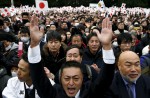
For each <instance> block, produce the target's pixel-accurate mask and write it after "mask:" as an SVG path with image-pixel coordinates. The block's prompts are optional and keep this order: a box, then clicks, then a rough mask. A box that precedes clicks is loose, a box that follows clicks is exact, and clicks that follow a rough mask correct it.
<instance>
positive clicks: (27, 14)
mask: <svg viewBox="0 0 150 98" xmlns="http://www.w3.org/2000/svg"><path fill="white" fill-rule="evenodd" d="M24 15H26V16H29V13H28V12H22V13H21V16H22V17H23V16H24Z"/></svg>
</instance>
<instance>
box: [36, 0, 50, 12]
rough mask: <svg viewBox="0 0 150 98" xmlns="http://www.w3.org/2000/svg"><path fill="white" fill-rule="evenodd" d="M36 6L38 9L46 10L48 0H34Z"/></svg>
mask: <svg viewBox="0 0 150 98" xmlns="http://www.w3.org/2000/svg"><path fill="white" fill-rule="evenodd" d="M36 8H37V9H38V10H48V2H47V1H41V0H36Z"/></svg>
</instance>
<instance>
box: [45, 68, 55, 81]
mask: <svg viewBox="0 0 150 98" xmlns="http://www.w3.org/2000/svg"><path fill="white" fill-rule="evenodd" d="M44 71H45V74H46V75H47V77H48V78H50V79H52V80H54V77H55V76H54V74H53V73H51V72H50V70H49V69H48V68H47V67H44Z"/></svg>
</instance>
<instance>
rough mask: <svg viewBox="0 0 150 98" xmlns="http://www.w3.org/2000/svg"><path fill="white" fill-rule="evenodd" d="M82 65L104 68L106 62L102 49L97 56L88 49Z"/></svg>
mask: <svg viewBox="0 0 150 98" xmlns="http://www.w3.org/2000/svg"><path fill="white" fill-rule="evenodd" d="M82 64H88V65H92V64H96V65H97V66H98V67H99V68H102V67H103V66H104V62H103V58H102V51H101V49H100V50H99V51H98V52H97V53H96V54H95V55H93V54H92V53H91V52H90V50H89V48H88V47H87V48H86V49H85V50H84V54H83V57H82Z"/></svg>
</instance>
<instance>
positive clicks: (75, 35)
mask: <svg viewBox="0 0 150 98" xmlns="http://www.w3.org/2000/svg"><path fill="white" fill-rule="evenodd" d="M77 36H79V37H80V38H81V41H83V39H82V36H81V35H80V34H74V35H72V36H71V41H72V38H73V37H77Z"/></svg>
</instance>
